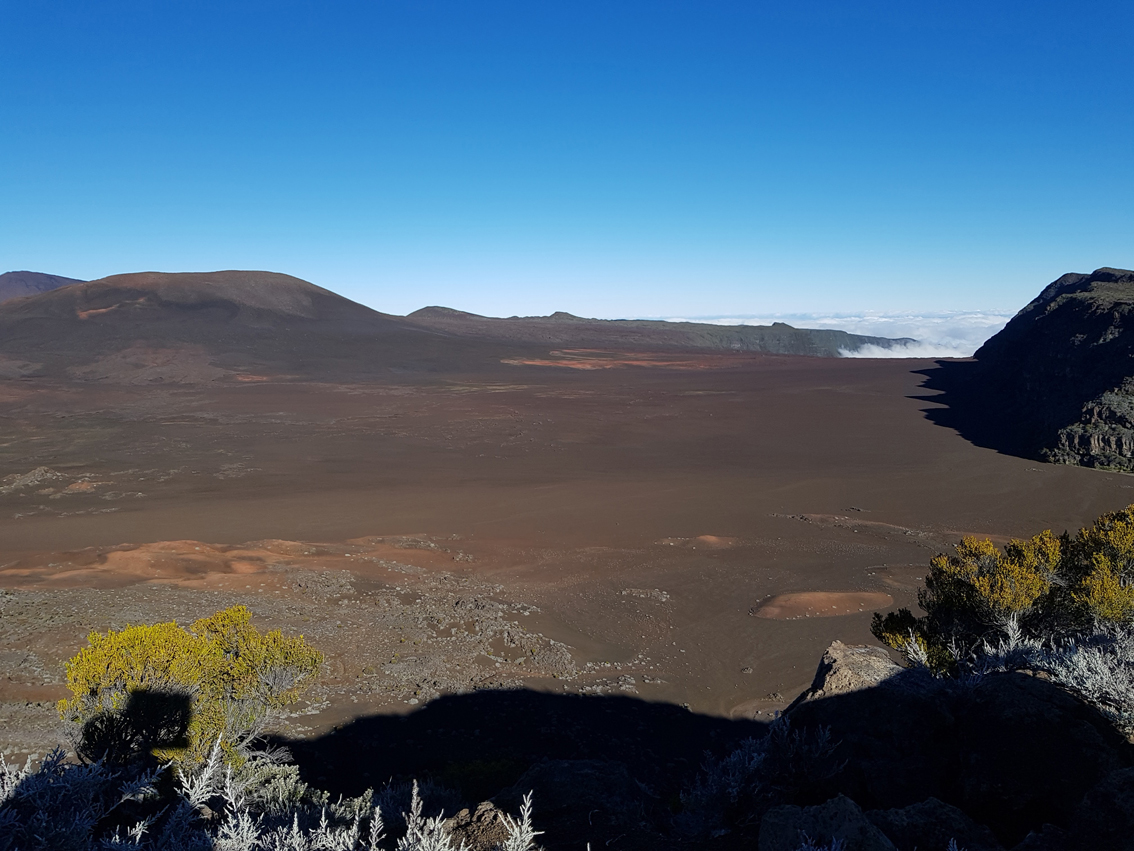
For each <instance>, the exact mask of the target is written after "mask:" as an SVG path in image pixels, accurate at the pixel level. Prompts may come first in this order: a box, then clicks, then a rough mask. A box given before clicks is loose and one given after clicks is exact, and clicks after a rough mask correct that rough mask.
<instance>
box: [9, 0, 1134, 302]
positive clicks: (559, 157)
mask: <svg viewBox="0 0 1134 851" xmlns="http://www.w3.org/2000/svg"><path fill="white" fill-rule="evenodd" d="M1132 38H1134V4H1132V3H1130V2H1128V0H1127V2H1103V3H1091V2H1078V3H1070V2H1067V3H1053V2H1043V0H1027V2H991V3H990V2H987V0H980V2H969V0H951V1H950V2H912V3H911V2H909V1H908V0H901V2H847V1H846V0H840V1H839V2H798V0H795V1H793V2H779V3H761V2H755V0H750V2H712V0H699V2H667V1H666V0H645V1H644V2H619V0H602V2H582V0H571V1H570V2H567V0H561V2H548V1H546V0H517V2H496V0H462V2H455V0H454V2H430V0H402V2H389V0H367V2H330V3H314V2H309V3H293V2H286V0H273V2H264V3H246V2H239V0H225V2H217V3H214V2H192V0H184V2H160V1H159V0H142V2H118V0H98V2H63V0H60V2H47V1H46V0H0V44H2V45H3V47H2V49H0V267H2V268H0V271H2V270H3V269H35V270H40V271H47V272H54V273H58V274H63V275H69V276H73V277H80V278H94V277H100V276H103V275H108V274H113V273H117V272H126V271H139V270H145V269H160V270H170V271H177V270H206V269H218V268H245V269H249V268H260V269H271V270H276V271H282V272H288V273H291V274H294V275H298V276H300V277H303V278H306V279H308V280H311V281H314V282H315V283H318V284H321V285H323V286H327V287H329V288H331V289H334V290H337V291H339V292H342V293H344V294H346V295H348V296H350V297H352V298H356V299H358V300H360V301H363V302H365V303H367V304H370V305H372V306H374V307H377V308H378V309H381V310H387V311H391V312H398V313H401V312H405V311H408V310H413V309H415V308H417V307H420V306H423V305H425V304H446V305H450V306H453V307H459V308H463V309H467V310H474V311H477V312H482V313H490V314H497V315H500V314H505V315H506V314H511V313H547V312H550V311H551V310H555V309H563V310H569V311H572V312H574V313H580V314H585V315H591V316H630V315H638V316H641V315H690V316H693V315H708V314H718V315H720V314H765V315H766V314H769V313H773V312H781V311H795V312H802V311H854V310H942V309H982V308H1000V309H1015V308H1018V307H1020V306H1022V304H1023V303H1024V302H1026V301H1027V300H1028V299H1030V298H1031V297H1032V296H1033V295H1035V293H1036V292H1038V290H1039V289H1040V287H1041V286H1043V285H1044V284H1046V283H1047V282H1048V281H1050V280H1051V279H1053V278H1055V277H1056V276H1057V275H1059V274H1060V273H1062V272H1064V271H1069V270H1075V271H1090V270H1091V269H1094V268H1095V267H1097V266H1102V265H1115V266H1125V267H1128V268H1129V267H1131V266H1134V204H1131V202H1130V199H1131V198H1132V197H1134V66H1132V65H1131V63H1130V61H1129V55H1128V53H1129V51H1128V47H1129V45H1130V43H1131V40H1132Z"/></svg>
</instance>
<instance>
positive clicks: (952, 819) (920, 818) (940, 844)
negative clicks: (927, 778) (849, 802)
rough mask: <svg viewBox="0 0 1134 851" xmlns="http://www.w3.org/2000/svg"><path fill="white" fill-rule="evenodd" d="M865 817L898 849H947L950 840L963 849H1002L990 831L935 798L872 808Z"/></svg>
mask: <svg viewBox="0 0 1134 851" xmlns="http://www.w3.org/2000/svg"><path fill="white" fill-rule="evenodd" d="M866 817H867V818H868V819H870V823H871V824H873V825H874V826H875V827H877V828H878V829H879V830H881V831H882V832H883V833H884V834H886V837H887V838H888V839H889V840H890V841H891V842H893V843H894V844H895V845H896V846H897V847H898V848H901V849H906V848H917V849H918V851H949V843H950V842H955V843H956V844H957V845H958V846H959V847H961V848H964V849H965V851H1002V846H1001V844H1000V843H999V842H997V841H996V837H995V836H993V835H992V831H991V830H989V829H988V828H987V827H985V826H984V825H982V824H977V823H976V822H975V821H973V820H972V819H971V818H969V817H968V816H967V815H966V814H965V812H964V811H963V810H960V809H958V808H957V807H952V806H950V805H949V804H946V803H944V802H943V801H939V800H937V799H936V798H928V799H926V800H925V801H922V802H921V803H920V804H913V805H912V806H909V807H902V808H901V809H894V810H872V811H870V812H869V813H867V814H866Z"/></svg>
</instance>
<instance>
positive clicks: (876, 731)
mask: <svg viewBox="0 0 1134 851" xmlns="http://www.w3.org/2000/svg"><path fill="white" fill-rule="evenodd" d="M881 653H882V651H881V649H880V648H875V649H874V651H873V652H872V651H871V650H870V649H869V648H849V647H846V646H843V645H840V644H836V645H833V646H832V647H831V648H830V649H829V650H828V652H827V653H826V654H824V659H823V661H822V662H821V663H820V666H819V672H818V674H817V676H816V682H815V684H814V685H813V686H812V688H811V689H810V690H809V692H808V693H807V695H808V697H807V699H804V700H802V701H797V702H796V703H795V704H794V705H793V707H792V708H791V709H789V711H788V713H787V717H788V719H789V720H790V722H791V725H792V728H793V729H795V730H800V731H802V730H809V729H810V730H814V729H819V728H827V729H829V730H830V739H831V741H832V742H834V743H837V744H836V748H835V756H836V757H837V758H838V760H839V761H840V762H841V764H842V768H841V770H840V771H838V772H837V773H836V774H835V775H833V776H832V777H830V778H826V779H822V780H820V781H817V782H815V783H813V784H812V785H811V786H809V787H807V786H805V787H803V788H801V789H800V790H799V791H798V792H796V793H794V794H795V796H796V798H797V800H795V801H790V802H789V803H796V804H799V805H803V804H806V803H809V802H820V801H826V800H830V799H831V798H834V797H836V796H838V795H845V796H847V797H848V798H850V799H852V800H853V801H854V802H855V803H857V804H858V805H859V806H860V807H862V808H863V809H864V810H866V811H890V812H889V814H888V815H886V816H881V815H879V816H878V817H877V818H875V820H874V824H875V825H876V826H878V827H880V828H882V829H883V832H886V829H887V828H889V829H890V830H891V831H892V833H887V835H888V836H889V837H890V839H891V840H893V841H894V843H895V844H896V845H897V846H898V847H899V848H904V847H907V846H908V843H905V842H904V840H901V839H900V838H899V837H900V836H901V835H903V834H902V830H904V828H902V830H899V828H898V826H897V825H898V824H899V822H900V821H901V820H902V818H905V820H906V821H907V822H908V821H909V820H910V818H911V817H912V816H913V815H916V814H918V813H921V814H923V815H925V814H928V813H930V812H933V813H934V815H933V820H936V821H938V822H939V823H941V824H942V825H944V826H943V827H942V831H945V830H952V831H960V832H963V833H966V834H968V835H972V836H976V834H974V833H973V825H974V824H975V825H983V826H985V827H986V828H988V829H989V830H991V832H992V835H993V837H994V838H995V841H996V842H999V843H1000V844H1001V845H1003V846H1004V847H1012V846H1013V845H1015V844H1017V843H1019V842H1020V841H1022V840H1023V839H1024V838H1025V837H1026V836H1027V835H1028V833H1029V832H1033V831H1039V830H1041V828H1042V826H1043V825H1044V824H1045V823H1048V822H1050V823H1053V824H1055V825H1057V826H1059V827H1062V828H1067V827H1068V825H1070V824H1071V823H1072V821H1073V820H1075V819H1076V818H1078V816H1077V815H1076V813H1077V810H1078V808H1079V806H1080V804H1081V802H1083V801H1084V799H1085V797H1086V796H1087V795H1088V793H1090V792H1091V791H1092V790H1097V789H1100V788H1102V787H1100V786H1099V784H1100V783H1102V782H1103V781H1104V780H1106V779H1107V778H1108V777H1119V776H1121V777H1125V775H1113V774H1112V773H1113V772H1116V771H1121V770H1122V769H1126V768H1128V767H1130V766H1131V765H1132V764H1134V753H1132V751H1131V747H1130V745H1129V744H1128V743H1127V742H1126V741H1125V740H1124V739H1123V737H1122V736H1121V735H1120V734H1119V733H1118V732H1117V731H1116V730H1115V729H1114V728H1113V726H1112V725H1111V724H1110V722H1109V721H1108V720H1107V719H1105V718H1104V717H1103V716H1102V715H1100V714H1099V713H1098V712H1097V711H1096V710H1094V709H1093V708H1092V707H1090V706H1087V705H1086V704H1084V703H1083V702H1082V701H1080V700H1078V699H1077V698H1075V697H1074V696H1072V695H1070V694H1068V693H1066V692H1065V691H1063V690H1061V689H1059V688H1058V687H1056V686H1055V685H1053V684H1052V683H1050V682H1047V681H1045V680H1041V679H1038V678H1036V677H1031V676H1027V675H1025V674H1022V673H1002V674H990V675H988V676H985V677H983V678H980V679H979V680H976V681H966V682H962V681H957V680H937V679H933V678H932V677H929V676H928V675H926V674H925V673H924V672H920V671H910V670H898V671H891V670H889V669H888V667H887V665H886V664H885V663H884V662H883V659H882V656H881ZM862 660H870V661H869V663H868V665H867V666H866V669H867V673H866V674H862V673H859V674H857V675H856V674H855V673H854V672H855V671H856V670H859V671H861V669H862V668H863V667H864V666H863V664H862ZM887 661H888V660H887ZM891 664H892V663H891ZM871 680H875V681H876V682H877V685H873V686H871V685H870V684H869V683H870V681H871ZM836 685H838V687H841V688H846V690H844V691H841V692H840V693H835V690H836V688H835V687H836ZM820 694H822V696H821V697H820V696H819V695H820ZM1096 794H1098V795H1101V794H1102V793H1101V792H1098V793H1096ZM1116 797H1117V793H1115V794H1113V795H1109V796H1104V797H1102V798H1099V800H1100V801H1112V800H1115V799H1116ZM931 799H936V802H934V803H929V802H930V801H931ZM945 805H948V807H949V808H950V809H949V810H948V812H946V811H945V810H944V809H943V807H944V806H945ZM1099 806H1104V804H1102V803H1100V804H1099ZM1113 806H1117V805H1112V804H1105V807H1108V808H1111V807H1113ZM919 808H920V809H919ZM952 808H955V810H956V811H959V812H961V813H963V815H964V816H965V819H961V820H958V819H954V820H953V822H954V823H953V824H952V826H950V822H949V819H948V818H946V816H947V815H948V813H950V812H954V811H953V809H952ZM895 811H898V812H895ZM1108 812H1109V809H1108ZM903 813H904V815H903ZM954 814H955V813H954ZM962 827H963V828H964V830H963V831H962ZM977 833H978V834H981V835H984V836H985V841H987V835H986V834H983V832H981V831H977ZM932 835H933V836H935V835H936V834H932ZM929 838H932V836H931V837H929ZM929 838H926V839H925V840H923V841H919V842H918V843H916V844H917V846H918V847H919V848H926V847H931V846H932V843H931V842H929ZM950 838H957V840H958V843H959V844H962V845H963V844H964V843H961V839H960V836H959V835H958V836H956V837H950ZM934 841H936V840H934ZM972 844H973V845H974V846H976V847H984V846H981V845H979V844H978V843H977V842H975V841H974V842H972ZM988 847H991V848H995V847H996V846H995V845H992V846H988ZM969 851H974V848H970V849H969Z"/></svg>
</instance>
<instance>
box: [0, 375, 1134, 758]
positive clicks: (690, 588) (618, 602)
mask: <svg viewBox="0 0 1134 851" xmlns="http://www.w3.org/2000/svg"><path fill="white" fill-rule="evenodd" d="M927 366H929V364H927V363H924V362H922V363H918V362H903V361H865V360H824V359H811V358H788V357H747V358H739V359H738V360H737V361H736V362H735V363H733V364H732V365H731V367H730V368H728V369H703V370H696V371H685V370H667V369H647V368H634V367H628V368H622V369H606V370H599V371H583V372H580V371H577V370H573V369H556V368H547V367H534V366H518V365H498V366H496V367H494V368H491V369H486V370H485V371H483V372H480V373H471V374H455V373H450V374H444V375H437V374H432V375H431V374H423V373H418V374H415V375H391V376H390V377H389V378H387V379H385V380H373V381H370V382H355V383H331V382H325V381H288V380H280V379H276V378H270V377H266V378H265V379H264V380H261V381H248V382H243V383H237V382H231V383H225V382H211V383H205V384H169V383H151V384H139V383H135V382H130V381H127V382H126V383H113V382H111V381H108V380H105V379H104V378H102V377H100V376H97V375H96V376H93V377H91V378H90V379H89V380H87V381H85V382H80V381H74V380H62V379H33V378H24V379H10V380H6V381H0V416H3V417H4V420H3V421H4V423H5V429H4V435H5V437H4V440H3V445H2V446H0V478H2V479H3V482H2V483H0V542H2V544H0V586H2V587H4V588H6V589H8V590H7V591H6V592H5V593H4V596H3V598H2V600H0V631H2V633H3V636H2V637H3V641H2V643H0V646H2V647H3V648H4V652H3V654H0V719H2V721H3V723H4V729H5V733H4V736H5V740H4V742H3V745H4V746H5V747H6V748H7V749H9V750H10V751H30V750H34V751H38V752H42V749H43V748H44V747H46V746H48V745H49V744H50V743H51V741H52V737H54V736H55V735H56V732H55V731H54V730H53V729H52V724H53V722H52V720H51V710H50V707H49V705H48V704H47V703H45V702H44V701H47V700H50V699H54V698H57V697H58V696H60V695H61V694H62V693H63V692H62V688H61V681H62V676H61V674H62V672H61V668H60V663H61V662H62V661H63V660H64V659H65V658H67V657H68V656H70V655H72V654H73V653H74V652H75V651H76V649H77V648H78V647H79V646H80V645H81V644H82V642H83V640H84V636H85V634H86V633H87V631H88V630H90V629H99V630H105V629H106V628H108V627H111V626H115V627H121V626H123V625H125V624H126V623H139V622H148V621H158V620H168V619H177V620H179V621H181V622H185V621H188V620H191V619H192V618H195V617H199V616H201V615H204V614H208V613H210V612H212V611H215V610H216V609H218V608H220V607H221V606H224V605H228V604H231V603H235V602H244V603H247V604H248V605H249V606H250V607H251V608H252V609H253V611H254V612H255V613H256V616H257V619H258V620H259V621H260V622H261V623H262V624H264V625H265V626H270V627H276V626H279V627H283V628H285V629H288V630H294V631H301V632H304V633H305V634H307V635H308V637H309V638H310V639H311V640H312V641H313V642H314V643H315V644H317V645H319V646H320V647H322V648H323V649H324V650H325V651H326V652H327V655H328V659H329V663H328V676H327V677H326V679H325V681H324V683H323V685H322V686H321V687H320V691H319V692H318V694H317V695H316V696H315V700H314V705H313V707H312V709H311V711H313V712H315V714H312V715H310V716H300V717H298V718H296V719H293V721H292V724H293V728H292V732H297V731H298V732H303V731H304V730H305V729H308V728H310V729H322V728H325V727H326V726H327V725H329V724H332V723H337V722H339V721H341V720H343V719H344V718H346V717H349V716H351V715H354V714H361V713H370V712H385V711H394V710H396V711H406V710H409V709H411V707H413V706H414V705H415V704H413V703H411V702H410V701H413V700H418V701H423V700H425V699H427V698H428V697H430V696H431V695H433V694H437V693H442V692H453V691H462V690H468V689H472V688H482V687H499V686H501V685H507V684H520V683H523V684H527V685H530V686H532V687H535V688H541V689H550V690H555V691H563V690H565V689H566V690H568V691H577V690H582V691H586V692H596V691H599V692H603V691H606V692H609V691H614V692H619V693H622V692H625V693H628V694H637V695H639V696H641V697H643V698H646V699H649V700H662V701H671V702H676V703H688V704H689V705H690V706H691V708H693V709H695V710H698V711H703V712H708V713H715V714H724V715H728V714H730V713H736V714H748V715H754V714H755V713H757V712H759V713H768V712H770V711H772V710H774V709H775V708H777V707H779V706H782V705H783V704H782V699H781V698H779V697H776V696H775V695H782V696H783V697H785V698H790V697H792V696H793V695H794V694H795V693H796V692H798V691H799V690H800V689H802V688H803V687H804V686H805V685H806V684H807V683H808V681H809V680H810V678H811V675H812V672H813V670H814V666H815V660H816V659H817V658H818V656H819V655H820V653H821V652H822V650H823V648H824V647H825V646H826V645H827V644H828V643H829V642H830V641H831V640H832V639H834V638H840V639H843V640H844V641H847V642H861V641H869V640H870V636H869V633H868V623H869V618H870V608H871V605H883V604H885V602H886V601H887V600H888V599H891V598H892V599H893V601H894V604H895V605H912V604H913V602H914V591H915V589H916V586H917V582H918V580H919V578H920V577H921V576H922V575H923V573H924V570H925V565H926V564H927V562H928V560H929V558H930V557H931V556H932V555H934V554H935V553H936V552H938V551H940V550H942V549H943V548H945V547H947V546H948V545H949V544H950V543H951V542H953V541H955V540H957V538H958V537H959V536H960V535H961V534H964V533H976V534H988V535H993V536H995V537H996V538H997V539H998V540H1003V539H1005V538H1006V537H1007V536H1012V535H1026V534H1030V533H1033V532H1035V531H1038V530H1040V529H1043V528H1052V529H1054V530H1056V531H1057V532H1058V531H1062V530H1063V529H1065V528H1072V529H1073V528H1076V527H1078V526H1079V525H1081V524H1082V523H1084V522H1086V521H1088V520H1090V519H1092V518H1093V517H1095V516H1096V515H1097V514H1099V513H1102V512H1104V511H1108V510H1113V509H1115V508H1118V507H1120V506H1123V505H1125V504H1126V503H1127V502H1129V501H1131V496H1132V494H1131V493H1130V491H1131V490H1132V489H1134V480H1131V479H1130V478H1129V477H1127V476H1123V475H1118V474H1109V473H1102V472H1098V471H1092V470H1084V469H1078V468H1073V467H1056V466H1048V465H1042V464H1037V463H1035V462H1030V461H1024V460H1021V459H1018V458H1013V457H1007V456H1001V455H997V454H996V453H994V452H991V451H989V450H984V449H979V448H976V447H974V446H972V445H971V444H969V443H967V442H965V441H964V440H962V439H961V438H959V437H958V436H957V435H956V434H954V433H953V432H951V431H949V430H946V429H943V428H939V427H937V426H934V425H933V424H931V423H930V422H929V421H928V420H927V419H926V418H925V416H924V414H923V412H922V409H923V408H924V407H925V403H924V402H922V401H919V400H918V399H917V398H916V396H917V395H918V393H919V389H918V387H919V384H920V382H921V380H922V377H921V376H920V375H919V374H917V373H916V372H914V371H911V370H916V369H920V368H925V367H927ZM249 542H251V543H249ZM305 542H306V543H305ZM832 592H837V593H839V594H843V593H853V594H855V595H856V596H855V597H853V598H841V597H836V598H834V603H840V602H842V603H844V604H845V605H844V608H845V609H847V610H848V611H849V612H850V613H848V614H842V615H835V616H822V617H820V616H815V617H810V616H806V615H812V614H813V615H832V614H833V613H832V612H831V611H820V609H822V608H823V607H822V606H814V605H810V604H813V603H814V602H815V601H816V599H819V598H816V597H814V596H811V597H808V596H799V595H807V594H812V595H813V594H816V593H818V594H826V593H832ZM785 595H795V596H785ZM770 598H777V600H778V602H777V603H776V604H777V605H780V606H787V608H786V609H783V610H782V611H781V612H780V615H781V617H782V618H787V619H774V618H768V617H762V616H757V617H754V616H753V615H757V614H764V615H766V614H769V613H771V612H770V611H769V608H768V606H769V599H770ZM847 600H853V605H850V604H849V603H847ZM793 601H794V603H793ZM800 601H803V603H802V604H800ZM864 601H866V602H865V603H864ZM872 601H873V602H872ZM834 603H830V602H829V604H834ZM792 605H794V608H792ZM809 605H810V607H809ZM761 606H764V607H765V608H764V609H763V611H761ZM800 615H804V616H800ZM519 660H524V661H523V662H522V663H520V662H519ZM748 669H751V672H750V673H745V671H748Z"/></svg>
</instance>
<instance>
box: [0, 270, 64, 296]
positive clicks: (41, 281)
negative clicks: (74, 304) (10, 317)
mask: <svg viewBox="0 0 1134 851" xmlns="http://www.w3.org/2000/svg"><path fill="white" fill-rule="evenodd" d="M81 283H84V282H83V281H80V280H78V279H77V278H64V277H63V276H62V275H48V274H46V273H45V272H28V271H22V272H5V273H4V274H3V275H0V302H4V301H10V300H11V299H14V298H26V297H27V296H33V295H39V294H40V293H44V292H47V291H49V290H53V289H56V288H57V287H66V286H70V285H71V284H81Z"/></svg>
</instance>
